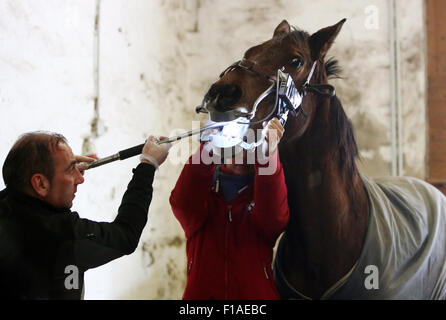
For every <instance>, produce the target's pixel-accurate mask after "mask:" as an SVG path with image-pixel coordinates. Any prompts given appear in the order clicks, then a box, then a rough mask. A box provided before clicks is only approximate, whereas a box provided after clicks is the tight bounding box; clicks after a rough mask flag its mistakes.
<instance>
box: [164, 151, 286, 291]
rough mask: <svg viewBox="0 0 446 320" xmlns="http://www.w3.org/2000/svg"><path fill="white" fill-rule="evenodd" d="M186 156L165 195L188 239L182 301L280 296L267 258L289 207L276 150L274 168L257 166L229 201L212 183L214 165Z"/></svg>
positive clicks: (284, 221) (273, 158)
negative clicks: (263, 172)
mask: <svg viewBox="0 0 446 320" xmlns="http://www.w3.org/2000/svg"><path fill="white" fill-rule="evenodd" d="M202 148H203V146H201V147H200V149H199V151H201V149H202ZM191 158H192V157H191ZM191 158H190V159H189V161H188V163H187V164H186V165H185V166H184V168H183V171H182V172H181V175H180V177H179V179H178V181H177V183H176V185H175V188H174V189H173V190H172V194H171V196H170V204H171V206H172V210H173V213H174V215H175V216H176V218H177V219H178V221H179V222H180V224H181V226H182V227H183V229H184V232H185V235H186V238H187V243H186V254H187V283H186V289H185V291H184V295H183V299H218V300H221V299H245V300H251V299H252V300H257V299H259V300H260V299H279V298H280V297H279V295H278V293H277V290H276V287H275V284H274V279H273V273H272V270H271V262H272V256H273V248H274V245H275V242H276V240H277V238H278V237H279V235H280V234H281V233H282V231H283V230H284V229H285V226H286V224H287V223H288V218H289V209H288V203H287V191H286V186H285V179H284V175H283V169H282V165H281V163H280V161H279V160H278V157H277V152H276V153H275V155H273V156H272V160H271V161H274V162H275V161H277V170H276V172H275V173H274V174H272V175H259V174H258V172H259V171H258V170H259V167H260V166H259V165H256V175H255V178H254V182H253V183H251V184H250V185H249V186H248V187H247V188H246V189H245V190H243V191H242V192H241V193H240V194H238V195H237V197H236V198H235V199H234V200H233V201H232V202H231V203H230V204H228V203H226V202H225V201H224V199H223V197H222V195H221V194H219V193H217V192H215V189H214V188H213V187H212V180H213V175H214V171H215V165H214V164H212V165H205V164H203V163H202V162H201V161H200V163H199V164H191Z"/></svg>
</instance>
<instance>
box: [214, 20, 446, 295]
mask: <svg viewBox="0 0 446 320" xmlns="http://www.w3.org/2000/svg"><path fill="white" fill-rule="evenodd" d="M345 21H346V19H343V20H341V21H340V22H338V23H337V24H334V25H332V26H329V27H325V28H322V29H320V30H319V31H317V32H315V33H313V34H311V35H310V34H309V33H308V32H306V31H303V30H301V29H298V28H296V27H292V26H290V24H289V23H288V22H287V21H286V20H283V21H282V22H281V23H280V24H279V25H278V26H277V27H276V28H275V30H274V33H273V37H272V38H271V39H269V40H267V41H265V42H263V43H260V44H258V45H255V46H253V47H251V48H249V49H248V50H247V51H246V52H245V54H244V56H243V59H242V60H241V61H238V62H236V63H234V64H233V65H231V66H230V67H229V68H228V69H226V70H225V71H224V72H223V73H222V74H221V75H220V78H219V79H218V80H217V81H216V82H214V83H213V84H212V85H211V87H210V89H209V91H208V92H207V94H206V97H207V99H208V100H213V101H214V102H215V103H214V107H215V108H216V109H217V110H219V111H221V112H225V111H228V110H235V109H237V110H248V111H252V110H253V105H254V103H255V101H256V99H257V98H258V97H259V95H261V94H262V93H263V92H264V91H265V90H266V89H267V88H268V87H269V86H270V84H271V79H273V81H274V77H275V75H276V74H277V70H282V71H283V72H285V73H287V74H289V75H290V76H291V78H292V80H293V82H294V85H295V87H296V88H298V90H299V92H301V93H302V96H303V97H302V102H301V105H300V109H299V111H298V112H297V113H295V114H291V115H290V116H289V117H288V120H287V121H286V124H285V133H284V136H283V138H282V140H281V141H280V144H279V158H280V161H281V163H282V165H283V169H284V175H285V181H286V186H287V195H288V204H289V208H290V220H289V223H288V226H287V228H286V230H285V232H284V233H283V235H282V237H281V238H280V241H279V243H278V247H277V251H276V255H275V259H274V263H273V264H274V277H275V281H276V286H277V289H278V291H279V294H280V295H281V297H282V298H283V299H444V298H446V267H445V262H446V248H445V247H446V237H445V234H446V233H445V230H446V213H445V208H446V198H445V197H444V196H443V194H442V193H441V192H439V191H438V190H437V189H436V188H434V187H433V186H431V185H429V184H427V183H425V182H424V181H421V180H419V179H416V178H408V177H407V178H406V177H387V178H383V179H381V180H379V179H371V178H369V177H367V176H365V175H363V174H362V173H361V172H360V171H359V169H358V166H357V161H358V159H359V160H360V158H359V152H358V146H357V144H356V141H355V136H354V131H353V125H352V123H351V122H350V120H349V119H348V117H347V116H346V113H345V111H344V109H343V107H342V103H341V100H340V99H339V97H338V96H337V95H336V94H330V89H329V88H330V86H329V85H328V80H329V79H331V78H332V77H338V76H339V71H340V68H339V66H338V63H337V61H336V60H333V59H329V60H327V61H325V57H326V55H327V52H328V50H329V49H330V47H331V46H332V44H333V43H334V40H335V38H336V37H337V35H338V34H339V32H340V30H341V28H342V26H343V24H344V23H345ZM310 78H311V79H310ZM307 79H310V81H309V83H308V84H310V85H313V88H317V87H318V86H319V90H307V89H308V87H306V80H307ZM331 93H335V91H334V92H331ZM271 108H274V99H273V98H271V97H268V98H266V99H264V100H263V101H262V103H261V104H259V106H258V108H257V110H256V113H255V117H254V118H253V119H252V120H253V123H254V124H255V125H253V128H254V127H255V126H260V125H259V122H261V121H258V120H259V119H263V118H264V117H265V116H267V115H268V114H271V113H270V110H271ZM256 120H257V121H256ZM254 129H256V128H254Z"/></svg>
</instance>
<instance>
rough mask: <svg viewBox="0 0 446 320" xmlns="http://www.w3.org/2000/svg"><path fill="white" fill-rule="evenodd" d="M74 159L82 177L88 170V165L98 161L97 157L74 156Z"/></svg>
mask: <svg viewBox="0 0 446 320" xmlns="http://www.w3.org/2000/svg"><path fill="white" fill-rule="evenodd" d="M74 158H75V159H76V167H77V168H78V169H79V171H80V172H81V174H82V175H84V171H85V170H86V169H87V168H88V163H89V162H93V161H95V160H97V159H98V157H96V156H91V157H85V156H74Z"/></svg>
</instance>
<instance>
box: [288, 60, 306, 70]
mask: <svg viewBox="0 0 446 320" xmlns="http://www.w3.org/2000/svg"><path fill="white" fill-rule="evenodd" d="M290 64H291V66H292V67H293V68H302V66H303V65H304V61H303V60H302V59H301V58H294V59H293V60H291V63H290Z"/></svg>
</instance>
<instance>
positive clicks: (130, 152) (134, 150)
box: [85, 122, 227, 170]
mask: <svg viewBox="0 0 446 320" xmlns="http://www.w3.org/2000/svg"><path fill="white" fill-rule="evenodd" d="M226 124H227V122H217V123H212V124H210V125H207V126H204V127H202V128H199V129H194V130H191V131H188V132H185V133H183V134H180V135H177V136H173V137H169V138H167V139H165V140H159V141H157V142H156V143H157V144H163V143H171V142H175V141H178V140H181V139H183V138H187V137H190V136H193V135H195V134H199V133H201V132H203V131H205V130H208V129H215V128H219V127H223V126H224V125H226ZM143 147H144V143H143V144H140V145H137V146H135V147H131V148H128V149H125V150H121V151H119V152H118V153H116V154H114V155H111V156H108V157H105V158H102V159H99V160H96V161H93V162H91V163H90V164H89V165H88V167H87V168H86V169H85V170H88V169H92V168H96V167H99V166H102V165H104V164H107V163H110V162H114V161H117V160H124V159H127V158H130V157H133V156H136V155H138V154H141V152H142V149H143Z"/></svg>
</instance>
